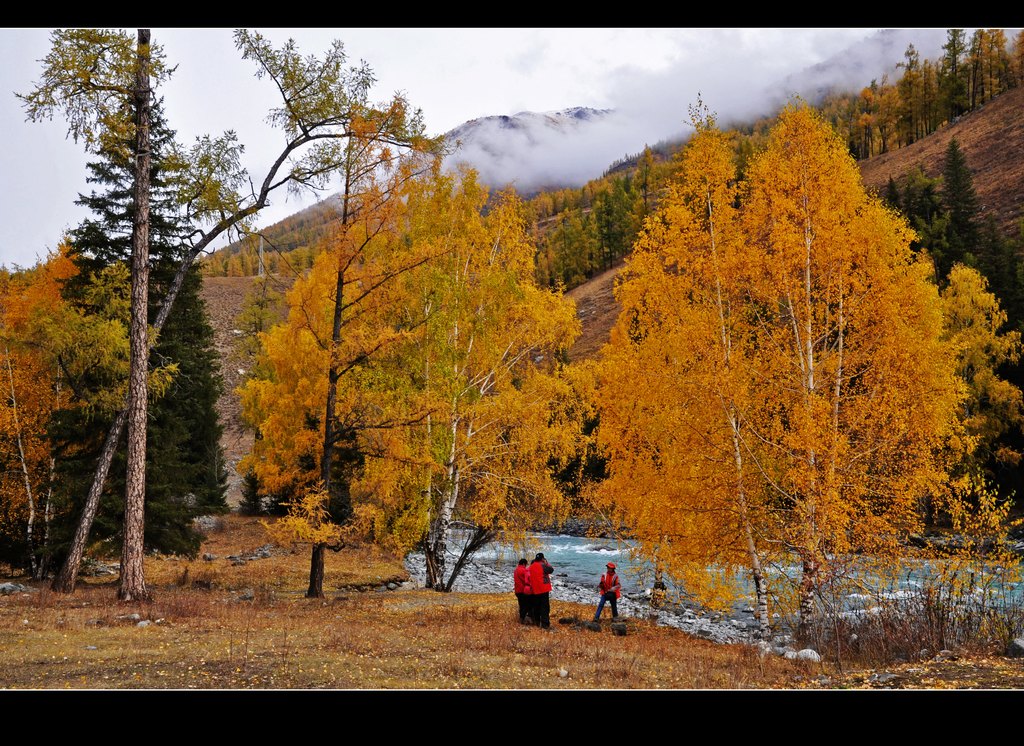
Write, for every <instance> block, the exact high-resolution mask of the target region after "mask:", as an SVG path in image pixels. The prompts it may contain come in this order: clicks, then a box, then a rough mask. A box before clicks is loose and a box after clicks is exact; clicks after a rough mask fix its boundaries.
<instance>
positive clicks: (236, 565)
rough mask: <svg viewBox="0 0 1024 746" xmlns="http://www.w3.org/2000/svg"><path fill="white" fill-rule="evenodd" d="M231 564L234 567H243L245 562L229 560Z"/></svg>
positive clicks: (242, 560)
mask: <svg viewBox="0 0 1024 746" xmlns="http://www.w3.org/2000/svg"><path fill="white" fill-rule="evenodd" d="M231 564H232V565H234V566H235V567H238V566H239V565H244V564H245V560H244V559H236V560H231Z"/></svg>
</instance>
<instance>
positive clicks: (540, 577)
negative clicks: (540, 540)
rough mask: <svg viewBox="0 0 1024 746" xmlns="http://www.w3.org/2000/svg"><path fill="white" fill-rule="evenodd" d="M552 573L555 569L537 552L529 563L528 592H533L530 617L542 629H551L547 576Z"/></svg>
mask: <svg viewBox="0 0 1024 746" xmlns="http://www.w3.org/2000/svg"><path fill="white" fill-rule="evenodd" d="M554 571H555V568H553V567H552V566H551V565H549V564H548V561H547V560H546V559H544V553H543V552H538V553H537V556H536V557H534V558H533V562H531V563H530V590H532V591H533V595H532V596H531V598H532V600H533V613H532V614H530V616H532V617H533V618H534V620H535V621H536V622H537V624H539V625H540V626H541V627H542V628H544V629H550V628H551V620H550V618H549V615H550V614H551V595H550V594H551V581H550V580H548V576H549V575H551V573H553V572H554Z"/></svg>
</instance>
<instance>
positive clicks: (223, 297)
mask: <svg viewBox="0 0 1024 746" xmlns="http://www.w3.org/2000/svg"><path fill="white" fill-rule="evenodd" d="M255 279H256V278H255V277H204V278H203V291H202V294H203V300H205V301H206V311H207V313H208V314H209V315H210V324H211V325H212V326H213V342H214V346H215V347H216V348H217V357H218V358H219V360H220V372H221V375H222V376H223V377H224V392H223V393H222V394H221V397H220V399H219V400H218V401H217V414H218V415H219V416H220V422H221V424H222V425H223V426H224V434H223V435H222V436H221V439H220V444H221V447H222V448H223V449H224V459H225V460H226V461H227V467H228V504H229V505H237V504H238V502H239V499H240V498H241V489H240V485H241V479H240V477H239V476H238V474H237V473H236V472H235V466H236V464H237V463H238V459H240V458H241V457H242V456H244V455H245V454H247V453H248V452H249V449H250V448H251V447H252V431H251V430H248V429H247V428H245V427H243V425H242V418H241V411H242V409H241V405H240V404H239V401H238V394H237V393H235V389H236V388H238V386H239V384H241V383H242V380H243V377H244V374H245V371H244V370H243V369H242V368H241V366H240V364H239V361H238V359H237V356H236V354H235V342H236V341H237V339H238V336H239V335H237V334H235V319H236V318H237V317H238V314H239V313H240V312H241V310H242V305H243V304H244V302H245V297H246V295H248V293H249V290H250V289H251V288H252V285H253V281H254V280H255Z"/></svg>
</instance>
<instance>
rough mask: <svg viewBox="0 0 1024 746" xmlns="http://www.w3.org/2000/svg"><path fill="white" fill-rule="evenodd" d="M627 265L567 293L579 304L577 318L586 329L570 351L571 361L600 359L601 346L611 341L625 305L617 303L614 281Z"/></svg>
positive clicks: (613, 269)
mask: <svg viewBox="0 0 1024 746" xmlns="http://www.w3.org/2000/svg"><path fill="white" fill-rule="evenodd" d="M624 266H625V265H624V264H621V263H620V264H618V265H617V266H615V267H612V268H611V269H609V270H606V271H604V272H602V273H601V274H599V275H596V276H595V277H593V278H591V279H590V280H587V281H586V282H585V283H583V284H582V285H580V286H578V287H575V288H573V289H572V290H570V291H569V292H568V293H566V295H567V296H568V297H570V298H572V299H573V300H574V301H576V316H577V317H578V318H579V320H580V324H581V325H582V327H583V329H582V333H581V334H580V336H579V338H577V340H576V341H575V342H574V343H573V345H572V347H570V348H569V359H570V360H571V361H573V362H577V361H580V360H588V359H591V358H595V357H597V353H598V352H599V351H600V350H601V347H602V346H603V345H604V344H605V343H606V342H607V341H608V337H609V335H610V334H611V330H612V327H613V326H615V320H616V319H617V318H618V317H619V312H620V311H621V310H622V306H621V305H620V304H619V302H618V301H617V300H615V281H616V279H617V278H618V276H619V273H620V272H622V268H623V267H624Z"/></svg>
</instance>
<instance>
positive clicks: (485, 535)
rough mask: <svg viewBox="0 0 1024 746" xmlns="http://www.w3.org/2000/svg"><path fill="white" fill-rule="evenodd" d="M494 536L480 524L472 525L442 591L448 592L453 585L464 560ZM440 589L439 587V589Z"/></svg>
mask: <svg viewBox="0 0 1024 746" xmlns="http://www.w3.org/2000/svg"><path fill="white" fill-rule="evenodd" d="M493 538H494V532H493V531H490V530H488V529H486V528H483V527H482V526H474V527H473V535H472V536H471V537H470V539H469V541H467V542H466V545H465V546H464V547H463V548H462V553H461V554H459V558H458V559H457V560H456V561H455V567H453V568H452V574H451V575H450V576H449V577H448V581H447V582H446V583H445V584H444V592H445V593H450V592H451V590H452V586H453V585H455V579H456V578H457V577H459V574H460V573H461V572H462V568H463V567H465V566H466V562H468V561H469V558H470V557H471V556H472V555H473V553H474V552H475V551H476V550H478V549H480V548H481V547H482V546H484V545H485V544H487V543H489V542H490V541H491V539H493ZM439 590H440V589H439Z"/></svg>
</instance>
